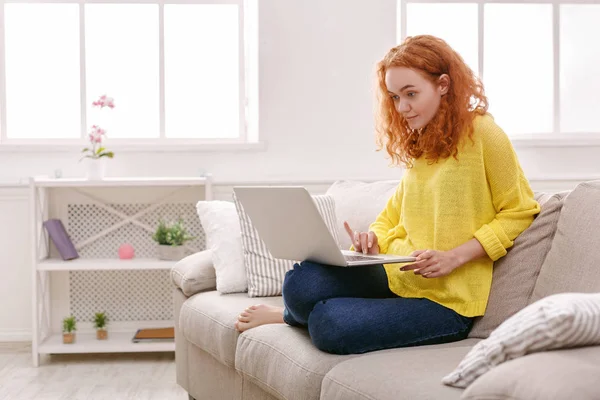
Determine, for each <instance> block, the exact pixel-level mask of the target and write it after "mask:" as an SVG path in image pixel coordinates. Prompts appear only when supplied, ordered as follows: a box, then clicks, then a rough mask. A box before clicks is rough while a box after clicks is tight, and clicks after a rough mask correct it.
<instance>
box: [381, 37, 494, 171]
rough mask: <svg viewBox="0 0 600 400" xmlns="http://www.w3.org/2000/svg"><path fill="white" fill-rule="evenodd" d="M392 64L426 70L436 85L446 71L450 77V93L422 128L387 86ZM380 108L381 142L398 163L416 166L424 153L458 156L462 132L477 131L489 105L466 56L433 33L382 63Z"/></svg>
mask: <svg viewBox="0 0 600 400" xmlns="http://www.w3.org/2000/svg"><path fill="white" fill-rule="evenodd" d="M391 67H407V68H411V69H414V70H416V71H418V72H419V73H421V74H422V75H423V76H424V77H425V78H427V79H428V80H429V81H431V82H432V83H433V84H435V85H437V80H438V78H439V77H440V76H441V75H442V74H447V75H448V76H449V77H450V85H449V88H448V92H447V93H446V95H444V96H442V98H441V102H440V106H439V109H438V111H437V113H436V114H435V116H434V117H433V119H432V120H431V121H430V122H429V123H428V124H427V126H425V127H424V128H422V129H421V130H420V131H415V130H412V129H410V128H409V126H408V124H407V122H406V120H405V119H404V117H403V116H402V114H401V113H399V112H398V111H397V110H396V107H395V106H394V101H393V99H392V98H391V97H390V96H389V94H388V89H387V87H386V85H385V75H386V72H387V70H388V69H389V68H391ZM377 80H378V90H377V94H378V111H377V144H378V146H379V150H381V149H382V148H383V146H384V144H385V149H386V151H387V153H388V154H389V155H390V156H391V157H392V162H393V164H396V165H399V164H404V165H405V166H407V167H411V166H412V160H414V159H417V158H419V157H421V156H425V157H426V159H427V160H429V161H430V162H431V163H434V162H437V161H438V160H439V159H440V158H448V157H450V156H453V157H454V158H456V159H458V158H457V155H458V144H459V141H460V139H461V137H462V135H464V134H466V135H468V136H469V138H472V135H473V118H474V117H475V116H476V115H483V114H485V113H486V112H487V109H488V100H487V97H486V96H485V93H484V89H483V84H482V83H481V81H480V80H479V78H478V77H477V76H476V75H475V74H474V73H473V71H472V70H471V68H469V66H468V65H467V64H466V63H465V62H464V61H463V59H462V57H461V56H460V55H459V54H458V53H457V52H456V51H454V50H453V49H452V48H451V47H450V46H449V45H448V44H447V43H446V42H445V41H443V40H442V39H439V38H437V37H434V36H430V35H420V36H414V37H408V38H406V40H405V41H404V42H403V43H402V44H401V45H400V46H396V47H394V48H392V49H391V50H390V51H389V52H388V53H387V54H386V55H385V57H384V58H383V60H381V61H380V62H379V63H378V64H377Z"/></svg>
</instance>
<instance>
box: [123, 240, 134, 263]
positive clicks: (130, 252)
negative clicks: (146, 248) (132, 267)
mask: <svg viewBox="0 0 600 400" xmlns="http://www.w3.org/2000/svg"><path fill="white" fill-rule="evenodd" d="M134 255H135V250H134V249H133V246H132V245H130V244H129V243H124V244H122V245H121V247H119V258H120V259H121V260H130V259H132V258H133V256H134Z"/></svg>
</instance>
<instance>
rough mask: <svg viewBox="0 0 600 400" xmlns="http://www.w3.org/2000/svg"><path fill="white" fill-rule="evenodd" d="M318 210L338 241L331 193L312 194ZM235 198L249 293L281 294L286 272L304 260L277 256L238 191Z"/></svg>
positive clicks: (259, 295)
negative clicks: (248, 212) (260, 233)
mask: <svg viewBox="0 0 600 400" xmlns="http://www.w3.org/2000/svg"><path fill="white" fill-rule="evenodd" d="M312 198H313V200H314V201H315V204H316V206H317V209H318V210H319V212H320V213H321V216H322V217H323V220H324V221H325V225H327V228H328V229H329V231H330V232H331V234H332V235H333V238H334V239H335V240H336V242H338V243H339V240H338V237H337V236H338V235H337V226H336V218H335V206H334V202H333V198H332V197H331V196H323V195H320V196H312ZM233 199H234V202H235V205H236V207H237V210H238V215H239V220H240V227H241V230H242V245H243V247H244V257H245V260H246V273H247V275H248V296H249V297H265V296H279V295H281V287H282V286H283V279H284V278H285V273H286V272H287V271H288V270H290V269H292V267H293V266H294V263H296V262H299V261H302V260H298V261H296V260H283V259H279V258H274V257H273V256H272V255H271V253H270V252H269V250H268V249H267V246H266V244H265V243H264V242H263V240H262V239H261V238H260V236H259V235H258V231H257V230H256V228H255V227H254V225H253V224H252V221H251V220H250V217H249V216H248V214H246V212H245V211H244V207H243V206H242V203H241V202H240V201H239V200H238V199H237V197H236V196H235V193H234V194H233Z"/></svg>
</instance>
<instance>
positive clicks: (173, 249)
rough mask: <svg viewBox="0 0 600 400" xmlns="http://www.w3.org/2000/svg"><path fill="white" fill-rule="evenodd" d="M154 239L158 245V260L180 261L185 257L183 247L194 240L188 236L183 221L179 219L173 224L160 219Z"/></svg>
mask: <svg viewBox="0 0 600 400" xmlns="http://www.w3.org/2000/svg"><path fill="white" fill-rule="evenodd" d="M152 239H154V241H156V242H157V243H158V258H159V259H160V260H168V261H179V260H181V259H182V258H183V257H185V248H184V247H183V245H184V244H185V242H187V241H188V240H192V239H194V237H192V236H189V235H188V233H187V230H186V228H185V226H184V225H183V220H182V219H181V218H179V219H178V220H177V222H174V223H172V224H167V223H166V222H165V221H164V220H162V219H160V220H159V222H158V227H157V228H156V232H154V235H152Z"/></svg>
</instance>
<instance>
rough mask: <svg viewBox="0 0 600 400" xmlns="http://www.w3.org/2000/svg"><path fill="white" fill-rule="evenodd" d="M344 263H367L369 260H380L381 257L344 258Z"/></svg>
mask: <svg viewBox="0 0 600 400" xmlns="http://www.w3.org/2000/svg"><path fill="white" fill-rule="evenodd" d="M344 258H346V261H369V260H381V257H369V256H344Z"/></svg>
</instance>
